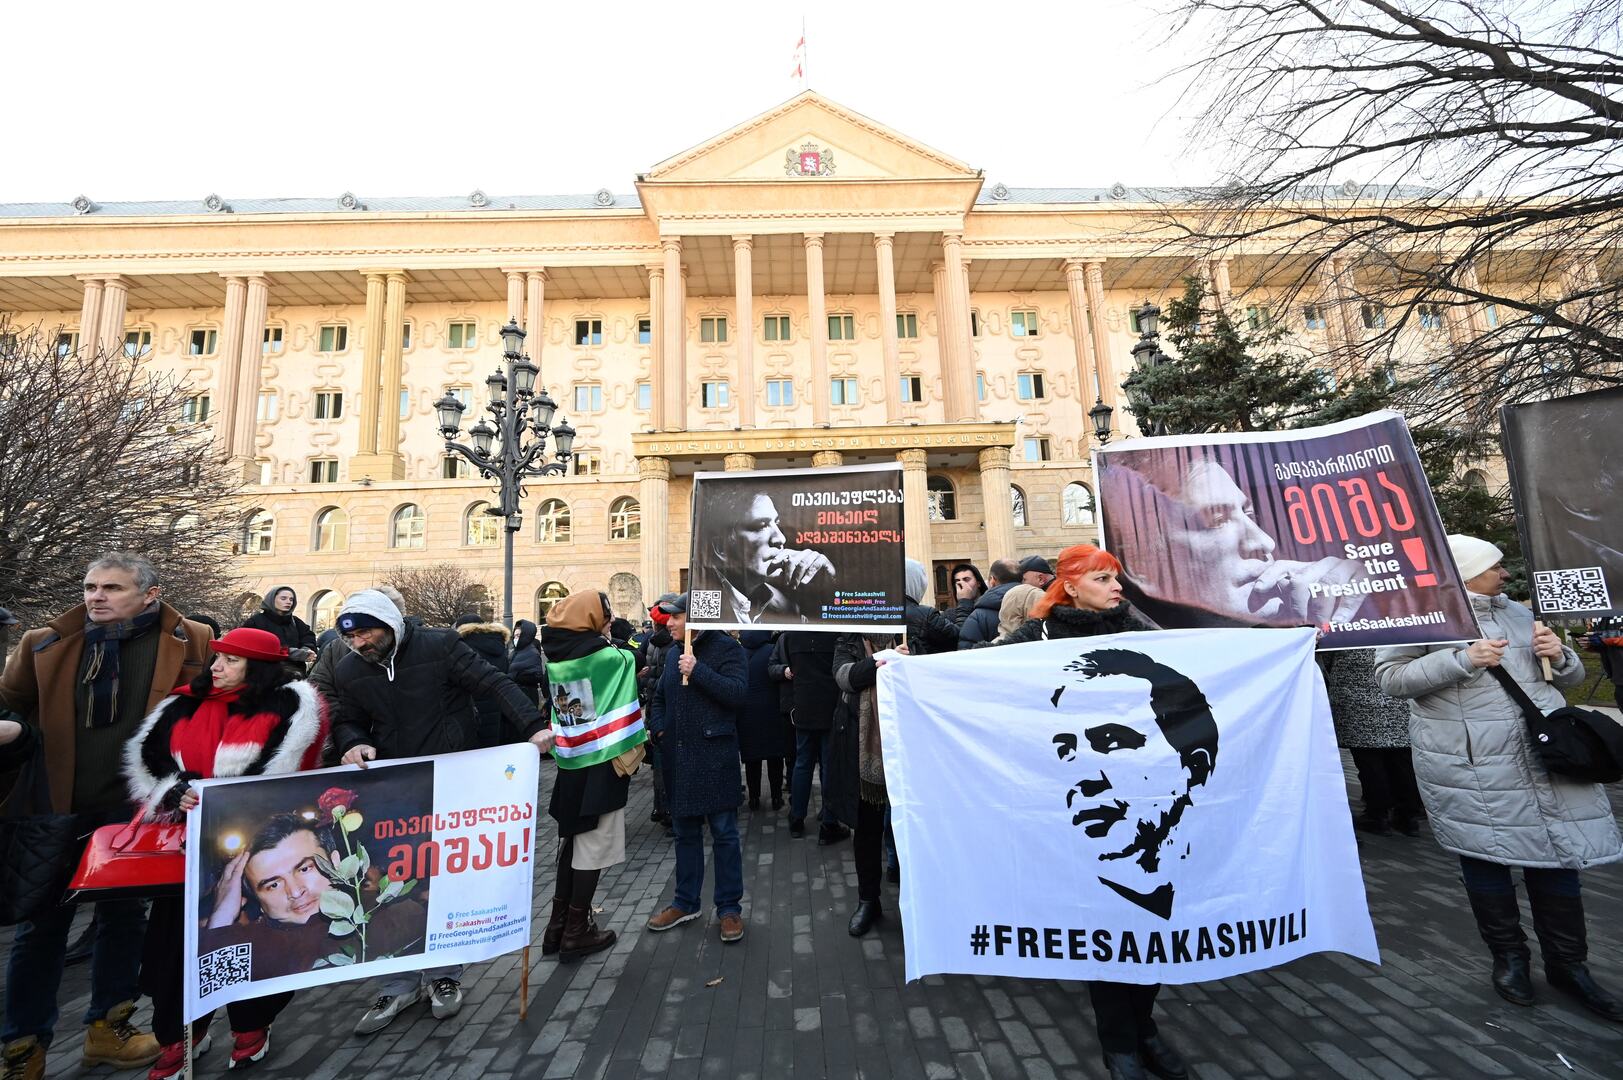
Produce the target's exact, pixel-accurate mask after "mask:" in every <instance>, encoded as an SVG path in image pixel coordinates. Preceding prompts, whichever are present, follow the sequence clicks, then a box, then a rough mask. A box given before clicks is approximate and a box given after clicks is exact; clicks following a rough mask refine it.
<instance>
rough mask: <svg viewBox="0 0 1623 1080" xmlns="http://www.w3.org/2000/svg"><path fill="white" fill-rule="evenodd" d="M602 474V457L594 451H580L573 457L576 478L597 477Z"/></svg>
mask: <svg viewBox="0 0 1623 1080" xmlns="http://www.w3.org/2000/svg"><path fill="white" fill-rule="evenodd" d="M602 472H603V455H601V454H599V453H598V452H597V451H596V450H582V451H581V452H580V453H578V454H576V455H575V475H576V476H599V475H601V474H602Z"/></svg>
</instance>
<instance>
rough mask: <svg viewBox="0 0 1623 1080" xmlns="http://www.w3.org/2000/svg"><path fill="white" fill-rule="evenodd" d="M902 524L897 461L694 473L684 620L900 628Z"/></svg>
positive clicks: (713, 625) (726, 626) (710, 625)
mask: <svg viewBox="0 0 1623 1080" xmlns="http://www.w3.org/2000/svg"><path fill="white" fill-rule="evenodd" d="M921 527H922V526H921ZM902 529H903V522H902V467H901V465H899V464H890V465H847V466H842V467H837V468H828V469H776V470H767V471H758V472H743V473H738V472H724V473H716V472H702V473H696V474H694V477H693V550H692V556H691V559H690V561H689V563H688V566H689V567H690V570H689V576H688V584H689V588H690V589H691V592H690V594H689V599H688V622H689V623H690V624H692V625H693V626H694V627H695V628H696V629H697V628H699V627H704V628H707V629H721V630H744V629H748V628H750V627H755V626H764V627H791V626H792V627H796V628H798V629H802V630H853V631H863V632H870V631H872V632H882V631H887V630H899V629H902V628H903V626H904V615H905V605H906V602H907V598H906V595H905V593H904V587H903V576H904V567H903V560H904V559H905V555H904V550H903V545H902Z"/></svg>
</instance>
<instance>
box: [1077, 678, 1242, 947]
mask: <svg viewBox="0 0 1623 1080" xmlns="http://www.w3.org/2000/svg"><path fill="white" fill-rule="evenodd" d="M1065 670H1066V671H1067V672H1070V673H1073V674H1074V675H1075V676H1076V677H1077V681H1078V682H1083V683H1085V682H1088V681H1091V680H1095V679H1102V678H1110V677H1124V678H1129V679H1136V680H1143V681H1144V682H1145V683H1147V684H1148V686H1147V687H1146V688H1145V693H1144V695H1143V699H1142V701H1134V702H1133V703H1132V704H1131V705H1130V706H1129V707H1128V708H1127V709H1125V710H1121V709H1119V708H1117V709H1112V710H1110V711H1109V712H1106V711H1104V710H1099V711H1097V712H1095V711H1094V710H1093V709H1086V710H1085V711H1082V712H1081V713H1080V715H1079V716H1078V719H1077V722H1076V724H1075V725H1074V726H1070V727H1068V728H1067V729H1066V730H1062V731H1059V732H1056V733H1055V734H1054V736H1053V740H1052V741H1053V746H1054V749H1055V752H1056V754H1057V755H1058V758H1059V761H1060V762H1061V763H1062V765H1063V766H1064V768H1065V774H1066V778H1067V779H1068V780H1069V782H1070V786H1069V787H1068V788H1067V789H1066V791H1065V796H1064V798H1065V808H1066V810H1067V811H1068V812H1069V814H1070V821H1071V824H1072V825H1073V826H1076V827H1077V828H1079V829H1081V831H1082V833H1083V835H1084V837H1086V841H1085V846H1086V847H1087V848H1088V850H1089V851H1091V852H1093V853H1094V857H1095V858H1096V859H1097V860H1098V862H1099V878H1098V880H1099V881H1100V883H1101V884H1103V885H1105V886H1107V887H1109V888H1110V889H1111V890H1112V891H1113V892H1115V893H1116V894H1117V895H1118V896H1120V897H1122V898H1123V899H1124V900H1126V901H1128V902H1129V903H1133V904H1136V905H1138V906H1139V907H1141V908H1143V909H1144V910H1146V911H1149V912H1151V913H1153V914H1155V915H1159V916H1160V917H1161V918H1163V919H1167V918H1170V917H1171V915H1172V908H1173V904H1174V901H1175V899H1176V884H1175V882H1174V880H1173V878H1174V876H1175V867H1176V865H1177V863H1178V862H1179V861H1180V859H1181V858H1182V855H1181V854H1179V848H1180V847H1182V849H1183V852H1184V853H1187V851H1188V849H1189V845H1191V844H1192V843H1193V842H1194V841H1193V840H1191V839H1189V838H1187V837H1180V836H1179V835H1178V834H1179V832H1180V828H1179V827H1180V825H1182V824H1183V823H1184V821H1185V820H1186V818H1187V817H1188V815H1189V813H1190V812H1191V810H1192V808H1193V807H1194V805H1195V795H1196V789H1198V788H1200V787H1202V786H1204V785H1205V784H1206V782H1207V780H1208V779H1209V778H1210V777H1211V774H1212V770H1213V769H1214V768H1215V767H1216V764H1217V746H1218V729H1217V722H1216V720H1215V719H1214V718H1213V717H1212V712H1211V708H1210V707H1209V706H1208V705H1207V702H1206V698H1205V695H1203V694H1202V693H1201V691H1200V688H1199V687H1198V686H1196V685H1195V683H1194V682H1193V681H1192V680H1191V679H1189V678H1188V677H1187V676H1185V675H1183V674H1181V673H1180V672H1178V671H1175V670H1173V669H1172V668H1170V667H1167V666H1166V665H1164V664H1160V663H1157V662H1156V661H1155V660H1152V659H1151V658H1150V657H1148V656H1146V655H1144V654H1143V653H1139V652H1134V651H1133V650H1130V649H1096V650H1094V651H1092V652H1088V653H1084V654H1082V655H1081V656H1079V657H1078V658H1077V659H1076V660H1074V661H1072V662H1071V663H1069V664H1067V665H1066V666H1065ZM1066 689H1067V687H1066V686H1063V685H1062V686H1060V687H1059V688H1057V689H1056V690H1055V691H1054V693H1053V697H1052V698H1051V702H1052V704H1053V706H1054V707H1055V708H1056V709H1064V708H1065V707H1066V706H1065V704H1063V703H1062V700H1063V699H1064V694H1065V691H1066ZM1135 697H1136V693H1135ZM1069 700H1070V701H1071V702H1075V703H1078V704H1081V703H1082V702H1086V701H1088V700H1089V698H1087V697H1084V696H1083V695H1073V696H1072V697H1071V699H1069ZM1185 831H1187V830H1185Z"/></svg>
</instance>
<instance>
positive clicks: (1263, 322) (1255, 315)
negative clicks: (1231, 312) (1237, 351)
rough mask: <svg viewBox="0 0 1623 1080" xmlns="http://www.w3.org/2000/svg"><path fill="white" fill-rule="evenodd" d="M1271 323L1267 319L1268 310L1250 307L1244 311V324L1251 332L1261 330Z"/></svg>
mask: <svg viewBox="0 0 1623 1080" xmlns="http://www.w3.org/2000/svg"><path fill="white" fill-rule="evenodd" d="M1270 322H1272V320H1271V319H1269V317H1268V309H1267V308H1263V307H1257V306H1256V305H1252V306H1251V307H1248V308H1246V309H1245V324H1246V326H1248V327H1249V328H1251V329H1252V330H1261V329H1262V328H1263V327H1265V326H1267V325H1269V323H1270Z"/></svg>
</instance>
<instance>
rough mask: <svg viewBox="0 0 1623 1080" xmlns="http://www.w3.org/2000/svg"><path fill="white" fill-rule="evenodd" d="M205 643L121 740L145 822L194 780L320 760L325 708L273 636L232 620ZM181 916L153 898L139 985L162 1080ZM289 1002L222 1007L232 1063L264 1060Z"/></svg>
mask: <svg viewBox="0 0 1623 1080" xmlns="http://www.w3.org/2000/svg"><path fill="white" fill-rule="evenodd" d="M213 647H214V654H215V655H214V662H213V664H212V665H211V666H210V667H209V669H208V670H207V671H205V672H203V674H201V675H199V676H198V677H197V678H195V679H193V680H192V681H191V683H189V684H188V685H185V686H181V687H177V688H176V689H175V692H174V693H173V694H172V695H170V696H169V697H167V698H165V699H164V700H163V701H162V702H160V703H159V705H158V707H157V708H156V709H154V710H153V711H152V712H151V714H150V715H148V716H147V718H146V719H145V720H144V721H143V722H142V724H141V727H140V729H139V730H138V731H137V732H136V734H135V736H134V737H133V738H132V739H131V740H130V741H129V743H128V744H127V745H126V746H125V750H124V774H125V777H126V779H127V780H128V782H129V791H130V798H131V799H132V800H133V801H134V802H135V803H136V804H137V805H139V806H140V807H141V809H142V813H143V816H144V817H145V818H147V819H148V820H178V819H180V818H182V817H183V816H184V815H185V813H186V812H188V811H190V810H191V809H192V808H193V807H195V806H196V805H197V793H196V792H194V791H192V790H191V783H192V781H194V780H206V779H210V778H213V777H221V776H256V775H260V774H267V773H291V772H302V771H304V770H307V769H313V768H315V767H316V766H317V765H318V764H319V757H320V754H321V746H322V743H323V742H325V741H326V737H327V710H326V705H325V702H324V700H323V699H322V697H321V695H320V694H319V693H317V691H316V689H315V687H313V686H311V685H310V684H309V683H308V682H305V681H304V680H302V679H300V680H295V679H294V678H293V677H292V676H291V675H289V674H288V673H287V671H286V669H285V667H284V666H283V665H284V662H285V661H286V659H287V650H286V649H285V648H283V647H282V644H281V642H279V641H278V640H277V639H276V637H275V636H274V635H272V634H270V633H268V632H266V631H264V630H256V629H252V628H250V627H239V628H238V629H236V630H233V631H231V632H230V633H228V634H226V635H225V636H224V637H222V638H220V639H219V640H218V641H216V642H214V646H213ZM185 919H186V908H185V901H184V900H183V899H182V898H180V897H167V896H166V897H159V898H158V899H155V900H154V901H153V902H152V912H151V915H150V916H149V917H148V920H147V934H146V942H145V945H144V948H143V954H142V959H141V988H142V989H143V990H145V991H146V992H147V994H149V995H150V996H151V998H152V1026H153V1034H154V1035H156V1036H157V1038H158V1042H159V1043H160V1044H161V1045H162V1050H161V1052H160V1053H159V1055H158V1060H157V1062H156V1063H154V1064H153V1066H152V1070H151V1072H150V1073H149V1074H148V1077H149V1080H166V1078H168V1077H172V1076H175V1075H177V1074H179V1073H180V1071H181V1069H182V1068H183V1067H184V1059H185V1050H184V1042H183V1038H184V1035H185V1031H184V1027H183V1025H184V1020H183V1018H182V1008H183V1005H184V998H183V994H182V989H181V987H182V984H181V979H182V967H183V943H184V941H185ZM292 999H293V995H292V994H291V993H284V994H271V995H268V996H266V997H262V998H254V999H252V1000H250V1001H240V1002H234V1003H232V1004H231V1005H228V1006H227V1007H226V1011H227V1012H228V1013H229V1014H230V1018H231V1033H232V1044H233V1045H232V1048H231V1067H232V1068H239V1067H241V1066H242V1065H247V1064H252V1063H254V1062H257V1061H260V1060H261V1059H263V1058H264V1056H265V1055H266V1053H268V1052H269V1049H270V1026H271V1022H272V1021H274V1020H275V1019H276V1017H277V1015H278V1014H280V1013H281V1011H282V1009H284V1008H285V1007H286V1006H287V1003H288V1002H289V1001H291V1000H292ZM207 1029H208V1017H206V1016H205V1017H203V1018H201V1019H199V1020H197V1021H195V1022H194V1024H193V1031H194V1033H197V1032H204V1031H207ZM207 1047H208V1039H207V1038H206V1037H204V1038H203V1041H202V1049H207ZM202 1049H199V1050H196V1051H195V1052H196V1053H201V1052H202Z"/></svg>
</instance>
